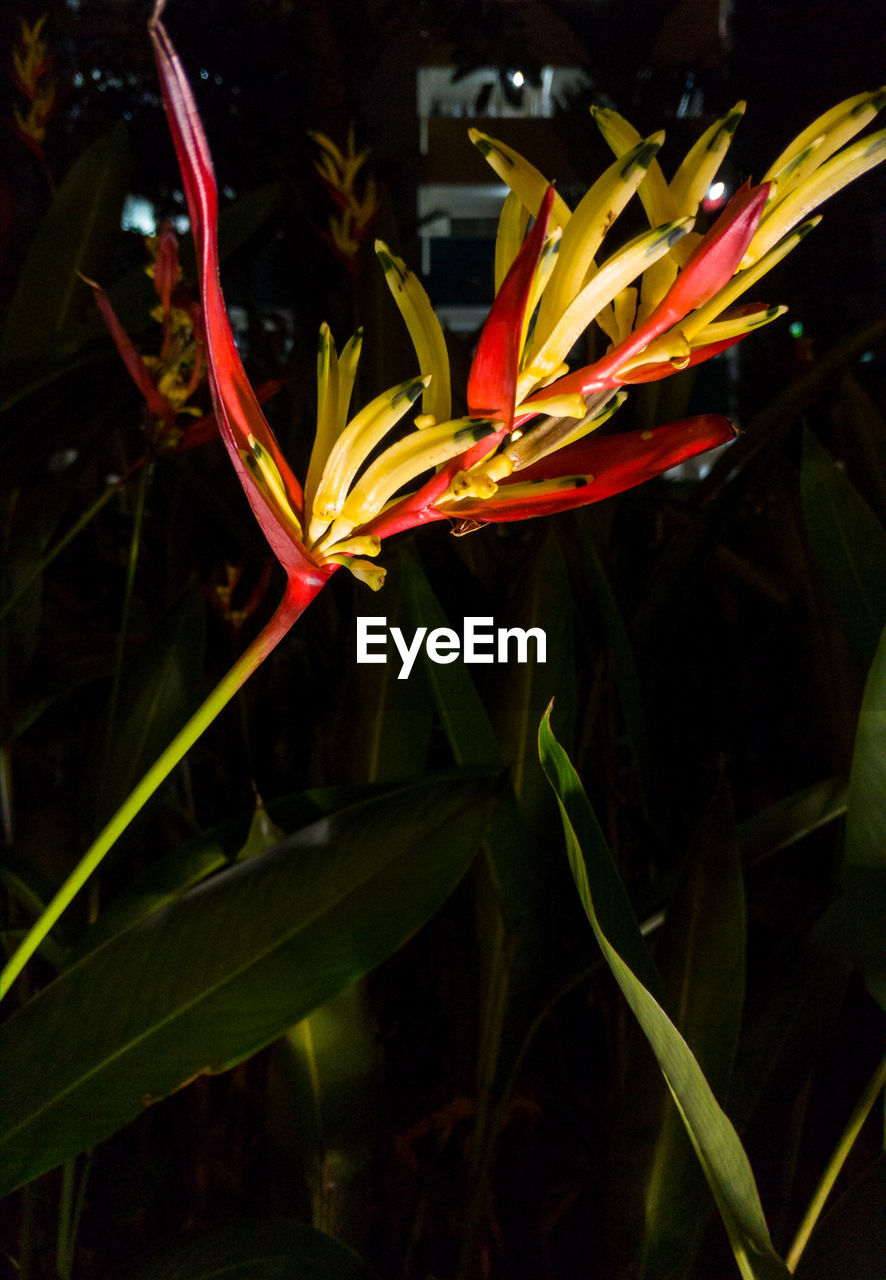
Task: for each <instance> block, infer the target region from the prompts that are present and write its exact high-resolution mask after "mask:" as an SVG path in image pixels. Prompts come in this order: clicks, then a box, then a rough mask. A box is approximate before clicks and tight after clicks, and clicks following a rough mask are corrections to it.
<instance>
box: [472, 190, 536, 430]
mask: <svg viewBox="0 0 886 1280" xmlns="http://www.w3.org/2000/svg"><path fill="white" fill-rule="evenodd" d="M553 201H554V188H553V187H548V189H547V191H546V192H545V197H544V200H543V201H542V205H541V208H540V209H539V211H538V217H537V218H536V220H535V223H534V225H533V227H532V230H531V231H530V233H529V235H528V236H527V237H526V239H525V240H524V241H523V245H522V247H521V249H520V252H519V253H518V254H517V257H516V258H515V259H514V264H513V266H512V267H511V269H510V271H509V272H508V274H507V275H506V276H505V279H504V282H503V283H502V286H501V288H500V289H499V291H498V294H497V295H496V298H495V301H494V302H493V304H492V309H491V310H490V312H489V315H488V317H487V319H486V323H485V324H484V326H483V331H482V333H481V334H480V340H479V342H478V343H477V350H476V352H475V353H474V359H473V362H472V364H471V371H470V373H469V374H468V409H469V410H470V412H471V413H472V414H474V415H476V416H477V417H489V418H500V419H501V420H502V422H504V423H505V424H506V425H507V426H508V427H509V428H510V426H511V424H512V422H513V421H514V401H515V396H516V391H517V373H518V370H519V365H520V344H521V338H522V333H523V322H524V320H525V317H526V307H527V305H528V302H529V295H530V293H531V291H532V281H533V278H534V276H535V271H536V268H537V267H538V263H539V259H540V258H541V252H542V249H543V248H544V242H545V236H546V235H547V227H548V220H549V218H550V214H551V205H552V204H553Z"/></svg>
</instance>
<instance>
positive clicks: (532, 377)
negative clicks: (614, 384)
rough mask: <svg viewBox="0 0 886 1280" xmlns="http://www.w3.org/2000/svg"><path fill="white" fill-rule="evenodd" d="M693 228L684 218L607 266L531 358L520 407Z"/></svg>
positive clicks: (656, 229) (626, 249)
mask: <svg viewBox="0 0 886 1280" xmlns="http://www.w3.org/2000/svg"><path fill="white" fill-rule="evenodd" d="M691 226H692V219H691V218H682V219H680V221H679V222H671V223H667V224H665V226H662V227H653V228H652V230H651V231H646V232H644V233H643V235H641V236H637V237H636V239H634V240H632V241H631V242H630V243H629V244H627V245H625V247H624V248H623V249H621V250H619V252H618V253H616V254H614V255H613V256H612V257H611V258H610V259H609V260H608V261H607V262H605V263H604V264H603V266H602V267H601V268H600V270H599V271H598V272H597V274H596V275H595V276H594V277H593V279H592V280H591V282H590V284H587V285H585V287H584V289H582V291H581V293H580V294H579V295H578V297H577V298H576V299H575V301H574V302H572V303H571V304H570V306H568V307H567V308H566V311H565V312H564V313H563V315H562V316H561V317H560V319H559V320H558V321H557V323H556V325H555V326H554V329H553V332H552V333H551V334H550V336H549V337H548V338H547V339H546V340H545V342H544V343H543V344H542V346H541V347H539V348H538V349H535V348H533V350H532V351H531V353H530V355H529V356H528V357H527V365H526V369H525V370H524V371H523V372H522V373H521V374H520V376H519V378H518V379H517V401H518V403H519V402H520V401H522V400H524V399H525V398H526V396H527V395H529V393H530V391H531V390H532V387H533V386H534V385H535V384H536V383H538V382H539V381H541V380H542V379H544V378H547V377H548V375H549V374H550V372H551V370H552V369H553V368H554V367H555V366H556V365H558V364H560V363H561V362H562V361H563V358H564V357H565V355H566V354H567V352H568V351H570V350H571V348H572V347H573V345H574V344H575V342H576V341H577V340H578V338H579V337H580V335H581V334H582V333H583V332H584V330H585V329H586V328H587V327H588V325H589V324H590V323H591V321H592V320H593V319H594V318H595V317H596V315H597V313H598V311H600V309H601V308H602V307H605V306H606V304H607V303H608V302H611V301H612V299H613V298H614V297H615V296H616V294H618V293H619V292H620V291H621V290H622V289H623V288H624V287H625V285H626V284H629V283H630V282H631V280H633V279H634V278H635V277H636V276H638V275H639V274H640V272H641V271H643V270H644V269H645V268H646V267H648V266H649V265H650V263H652V262H656V261H657V260H658V259H659V258H661V257H662V256H663V255H664V254H666V253H667V252H668V251H669V250H670V248H671V246H672V245H673V244H675V243H676V242H677V240H679V239H680V238H681V237H682V236H684V235H685V234H686V233H687V231H689V230H690V228H691Z"/></svg>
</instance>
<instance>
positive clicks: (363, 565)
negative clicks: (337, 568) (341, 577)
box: [326, 555, 387, 591]
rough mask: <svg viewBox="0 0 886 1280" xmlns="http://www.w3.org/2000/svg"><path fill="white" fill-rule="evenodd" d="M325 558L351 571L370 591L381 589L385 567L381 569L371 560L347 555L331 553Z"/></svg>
mask: <svg viewBox="0 0 886 1280" xmlns="http://www.w3.org/2000/svg"><path fill="white" fill-rule="evenodd" d="M326 559H327V560H330V561H331V562H332V563H333V564H340V565H341V566H342V568H343V569H347V570H348V572H349V573H352V574H353V575H354V577H355V578H356V579H357V581H358V582H362V583H363V584H364V586H367V587H369V588H370V590H372V591H381V589H382V587H383V586H384V584H385V577H386V576H387V569H383V568H382V566H381V565H380V564H373V563H372V561H371V560H357V559H355V558H354V557H353V556H347V555H332V556H327V557H326Z"/></svg>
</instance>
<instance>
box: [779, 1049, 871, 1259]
mask: <svg viewBox="0 0 886 1280" xmlns="http://www.w3.org/2000/svg"><path fill="white" fill-rule="evenodd" d="M884 1085H886V1057H884V1058H882V1059H881V1061H880V1062H879V1063H878V1064H877V1069H876V1071H875V1072H874V1074H873V1075H872V1076H871V1079H870V1081H869V1082H868V1086H867V1088H866V1089H865V1091H864V1093H863V1094H862V1095H861V1098H860V1099H859V1102H858V1106H857V1107H856V1108H855V1110H854V1111H853V1113H852V1115H851V1117H850V1120H849V1123H848V1124H847V1126H846V1128H845V1129H844V1131H843V1133H842V1135H841V1136H840V1141H839V1142H838V1143H837V1145H836V1147H835V1149H834V1154H833V1155H832V1156H831V1158H830V1160H829V1161H828V1164H827V1167H826V1169H825V1171H824V1173H823V1175H822V1178H821V1181H820V1182H819V1184H818V1187H817V1188H816V1191H815V1195H814V1196H813V1197H812V1200H811V1202H810V1204H809V1208H808V1209H807V1210H806V1213H805V1215H804V1217H803V1221H802V1222H801V1223H800V1227H799V1230H798V1231H797V1234H796V1236H795V1237H794V1243H793V1244H792V1245H791V1248H790V1252H789V1253H788V1256H787V1259H786V1264H787V1268H788V1271H796V1269H797V1263H798V1262H799V1261H800V1258H801V1256H802V1253H803V1250H804V1249H805V1248H806V1245H807V1243H808V1241H809V1237H810V1236H811V1235H812V1232H813V1230H814V1228H815V1224H816V1222H817V1221H818V1219H819V1216H820V1214H821V1211H822V1209H823V1208H824V1204H825V1201H826V1200H827V1198H828V1196H829V1195H830V1193H831V1190H832V1188H833V1185H834V1183H835V1182H836V1181H837V1178H838V1176H839V1174H840V1170H841V1169H842V1168H843V1165H844V1164H845V1162H846V1157H847V1156H848V1155H849V1152H850V1151H851V1150H852V1145H853V1143H854V1142H855V1139H856V1138H857V1137H858V1135H859V1132H860V1131H861V1126H862V1125H863V1124H864V1122H865V1120H866V1119H867V1118H868V1113H869V1112H870V1110H871V1107H872V1106H873V1105H874V1103H875V1102H876V1100H877V1095H878V1094H879V1092H880V1090H881V1089H882V1088H883V1087H884Z"/></svg>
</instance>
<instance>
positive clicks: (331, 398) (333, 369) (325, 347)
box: [305, 322, 340, 511]
mask: <svg viewBox="0 0 886 1280" xmlns="http://www.w3.org/2000/svg"><path fill="white" fill-rule="evenodd" d="M338 394H339V372H338V353H337V352H336V350H335V343H334V342H333V340H332V334H331V332H330V330H329V325H328V324H326V323H325V322H324V323H323V324H322V325H321V326H320V343H319V346H318V348H317V431H316V434H315V436H314V444H313V448H312V449H311V460H310V462H309V463H308V475H307V479H306V481H305V510H306V511H310V510H311V507H312V505H313V499H314V494H315V492H316V489H317V485H318V484H319V483H320V476H321V475H322V474H323V468H324V467H325V466H326V462H327V459H328V458H329V454H330V451H331V449H332V446H333V445H334V444H335V442H336V440H337V439H338V436H339V432H340V427H339V412H338Z"/></svg>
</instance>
